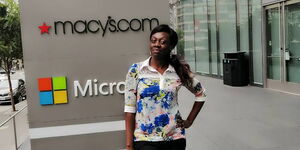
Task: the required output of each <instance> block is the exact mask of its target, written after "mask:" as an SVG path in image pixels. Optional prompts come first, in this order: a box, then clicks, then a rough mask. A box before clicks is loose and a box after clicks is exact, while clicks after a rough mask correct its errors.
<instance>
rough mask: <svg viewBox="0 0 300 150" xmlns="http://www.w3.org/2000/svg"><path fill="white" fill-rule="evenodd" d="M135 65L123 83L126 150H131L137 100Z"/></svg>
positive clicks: (136, 72) (136, 71)
mask: <svg viewBox="0 0 300 150" xmlns="http://www.w3.org/2000/svg"><path fill="white" fill-rule="evenodd" d="M137 75H138V69H137V64H133V65H132V66H131V67H130V69H129V71H128V73H127V76H126V81H125V107H124V112H125V127H126V150H133V139H134V129H135V113H136V100H137V96H136V94H137Z"/></svg>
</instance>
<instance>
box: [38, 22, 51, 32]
mask: <svg viewBox="0 0 300 150" xmlns="http://www.w3.org/2000/svg"><path fill="white" fill-rule="evenodd" d="M39 28H40V30H41V34H44V33H48V34H49V29H50V28H51V26H47V24H46V23H45V22H44V24H43V25H42V26H39Z"/></svg>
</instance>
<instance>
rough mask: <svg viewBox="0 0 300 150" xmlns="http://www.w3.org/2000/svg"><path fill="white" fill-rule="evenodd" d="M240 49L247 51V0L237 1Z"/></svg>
mask: <svg viewBox="0 0 300 150" xmlns="http://www.w3.org/2000/svg"><path fill="white" fill-rule="evenodd" d="M238 8H239V22H240V24H239V25H240V51H242V52H246V53H247V54H248V53H249V21H248V0H240V1H239V7H238Z"/></svg>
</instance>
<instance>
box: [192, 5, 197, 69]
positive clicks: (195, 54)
mask: <svg viewBox="0 0 300 150" xmlns="http://www.w3.org/2000/svg"><path fill="white" fill-rule="evenodd" d="M192 3H193V26H194V56H195V72H197V53H196V52H197V50H196V33H195V0H193V2H192Z"/></svg>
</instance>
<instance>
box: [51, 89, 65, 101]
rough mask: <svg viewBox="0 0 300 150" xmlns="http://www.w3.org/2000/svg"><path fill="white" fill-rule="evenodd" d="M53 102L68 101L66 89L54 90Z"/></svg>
mask: <svg viewBox="0 0 300 150" xmlns="http://www.w3.org/2000/svg"><path fill="white" fill-rule="evenodd" d="M53 95H54V104H65V103H68V98H67V91H66V90H63V91H54V93H53Z"/></svg>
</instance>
